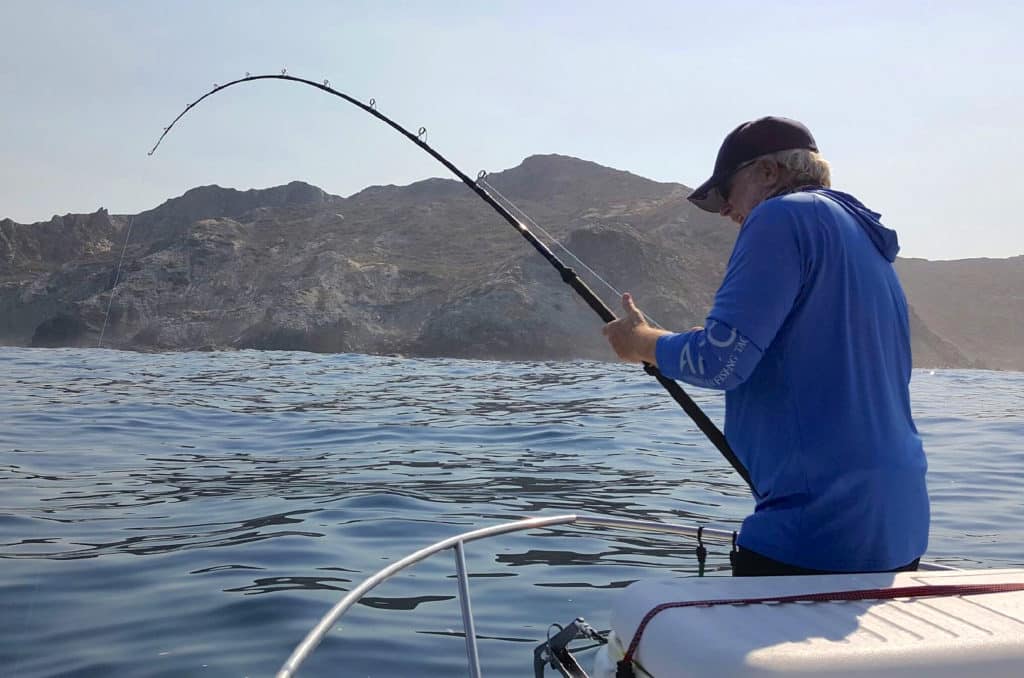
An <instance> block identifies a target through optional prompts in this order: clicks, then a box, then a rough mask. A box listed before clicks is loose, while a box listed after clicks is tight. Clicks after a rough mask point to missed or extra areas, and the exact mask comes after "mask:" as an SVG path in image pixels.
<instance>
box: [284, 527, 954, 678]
mask: <svg viewBox="0 0 1024 678" xmlns="http://www.w3.org/2000/svg"><path fill="white" fill-rule="evenodd" d="M569 524H575V525H585V526H589V527H607V528H613V529H622V530H638V531H642V532H657V533H660V534H673V535H677V536H682V537H689V538H692V539H700V540H702V541H707V542H716V543H722V544H732V543H733V540H734V539H735V536H736V533H735V532H733V531H731V530H721V529H714V528H706V527H695V526H692V525H676V524H672V523H655V522H650V521H644V520H625V519H622V518H606V517H603V516H581V515H576V514H574V513H569V514H565V515H560V516H550V517H547V518H526V519H524V520H516V521H514V522H511V523H502V524H500V525H493V526H491V527H484V528H481V529H478V530H471V531H469V532H463V533H462V534H457V535H455V536H453V537H448V538H447V539H442V540H441V541H439V542H436V543H434V544H431V545H430V546H427V547H426V548H422V549H420V550H419V551H416V552H415V553H412V554H410V555H408V556H406V557H405V558H402V559H401V560H398V561H396V562H394V563H392V564H391V565H388V566H387V567H385V568H384V569H383V570H380V571H379V572H377V573H376V574H374V575H373V576H371V577H370V578H369V579H367V580H366V581H364V582H363V583H362V584H360V585H359V586H357V587H356V588H354V589H352V590H351V591H350V592H349V593H348V595H346V596H345V597H344V598H342V599H341V600H340V601H338V603H337V604H336V605H335V606H334V607H332V608H331V609H330V610H329V611H328V612H327V614H325V615H324V616H323V617H321V619H320V621H319V622H317V625H316V626H315V627H313V629H312V630H311V631H310V632H309V633H308V634H306V637H305V638H303V640H302V642H301V643H299V644H298V645H297V646H296V647H295V649H294V650H293V651H292V654H291V655H290V656H289V657H288V659H287V660H286V661H285V663H284V664H283V665H282V666H281V668H280V670H279V671H278V672H277V678H291V677H292V676H294V675H295V672H296V671H298V669H299V667H300V666H301V665H302V663H303V662H304V661H305V660H306V658H307V657H308V656H309V655H310V654H311V653H312V652H313V650H315V649H316V647H317V645H319V644H320V641H321V640H323V638H324V636H325V635H327V632H328V631H330V630H331V627H333V626H334V624H335V623H337V621H338V619H340V618H341V616H342V615H343V614H345V612H347V611H348V609H349V608H351V607H352V606H353V605H355V604H356V603H357V602H358V601H359V600H360V599H361V598H362V597H363V596H364V595H366V594H367V593H368V592H369V591H370V590H371V589H373V588H374V587H375V586H377V585H378V584H380V583H381V582H383V581H385V580H387V579H389V578H391V577H392V576H393V575H395V574H396V573H398V572H400V571H402V570H404V569H405V568H407V567H409V566H410V565H414V564H416V563H418V562H420V561H421V560H425V559H426V558H429V557H430V556H432V555H434V554H435V553H438V552H439V551H444V550H446V549H454V552H455V570H456V574H457V576H458V587H459V606H460V608H461V613H462V628H463V631H464V632H465V636H466V656H467V659H468V661H469V670H470V675H471V676H472V678H480V676H481V673H480V656H479V653H478V651H477V645H476V629H475V627H474V623H473V610H472V607H471V605H470V599H469V575H468V573H467V572H466V558H465V550H464V547H465V544H467V543H468V542H471V541H477V540H479V539H487V538H489V537H496V536H498V535H502V534H508V533H510V532H521V531H523V530H533V529H538V528H544V527H553V526H555V525H569ZM920 569H922V570H955V569H956V568H953V567H948V566H944V565H937V564H934V563H921V567H920Z"/></svg>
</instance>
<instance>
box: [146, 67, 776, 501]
mask: <svg viewBox="0 0 1024 678" xmlns="http://www.w3.org/2000/svg"><path fill="white" fill-rule="evenodd" d="M256 80H286V81H290V82H296V83H300V84H303V85H308V86H310V87H315V88H316V89H318V90H320V91H322V92H326V93H327V94H330V95H332V96H336V97H338V98H340V99H344V100H345V101H347V102H349V103H350V104H352V105H353V106H357V107H358V108H360V109H362V110H364V111H366V112H367V113H369V114H370V115H372V116H373V117H375V118H377V119H378V120H380V121H381V122H383V123H385V124H386V125H388V126H389V127H391V128H392V129H394V130H395V131H396V132H398V133H399V134H401V135H402V136H404V137H406V138H407V139H408V140H409V141H411V142H412V143H414V144H416V145H417V146H419V147H420V148H421V149H423V150H424V151H426V152H427V153H428V154H429V155H430V156H431V157H433V158H434V159H435V160H437V161H438V162H439V163H441V164H442V165H444V166H445V167H446V168H448V170H449V171H450V172H451V173H452V174H454V175H455V176H456V177H458V178H459V180H460V181H462V183H464V184H465V185H466V186H468V187H469V188H470V190H472V191H473V192H474V193H476V194H477V195H478V196H479V197H480V199H481V200H483V201H484V202H485V203H487V204H488V205H490V206H491V207H492V208H493V209H494V211H496V212H497V213H498V214H499V215H501V217H502V218H503V219H504V220H505V221H507V222H508V223H509V224H511V225H512V227H513V228H515V229H516V230H517V231H519V233H520V235H522V236H523V237H524V238H526V240H527V242H529V243H530V244H531V245H533V247H534V249H535V250H537V251H538V252H539V253H540V254H541V256H543V257H544V258H545V259H547V261H548V263H550V264H551V265H552V266H553V267H554V268H555V270H556V271H558V273H559V275H560V276H561V277H562V281H563V282H565V283H566V284H567V285H569V286H570V287H572V289H573V290H574V291H575V292H576V294H578V295H579V296H580V297H581V298H582V299H583V300H584V301H585V302H586V303H587V305H588V306H590V308H592V309H593V310H594V312H595V313H597V315H598V316H599V317H600V318H601V320H603V321H604V322H606V323H609V322H612V321H613V320H615V314H614V313H612V311H611V309H610V308H608V307H607V306H606V305H605V304H604V302H603V301H601V299H600V298H598V296H597V295H596V294H594V292H593V290H591V289H590V287H588V286H587V284H586V283H585V282H584V281H583V280H582V279H581V278H580V277H579V275H578V274H577V273H576V271H574V270H573V269H572V268H569V267H568V266H566V265H565V264H564V263H562V261H561V260H560V259H559V258H558V257H557V256H555V254H554V252H552V251H551V249H550V248H548V246H547V245H545V244H544V243H543V242H541V241H540V240H539V239H538V238H537V236H535V235H534V234H533V232H531V231H530V229H529V228H527V226H526V224H524V223H523V222H522V221H520V220H519V219H517V218H516V217H515V216H513V215H512V213H511V212H509V211H508V210H507V209H506V208H505V207H504V206H503V205H502V204H501V203H499V202H498V201H497V200H495V198H494V197H493V196H492V195H491V194H490V193H489V192H488V191H487V190H486V189H485V188H484V186H483V185H481V184H482V182H483V179H484V177H485V176H486V175H487V173H486V172H480V173H479V174H478V175H477V180H476V181H474V180H473V179H470V178H469V176H467V175H466V174H465V173H464V172H463V171H462V170H460V169H459V168H458V167H456V166H455V165H454V164H452V163H451V161H449V160H448V159H447V158H445V157H444V156H443V155H441V154H440V153H438V152H437V151H435V150H434V149H433V148H432V147H431V146H430V145H429V144H428V143H427V142H426V136H427V129H426V128H425V127H420V128H419V130H418V131H417V133H416V134H413V133H412V132H410V131H409V130H407V129H406V128H404V127H402V126H401V125H399V124H398V123H397V122H395V121H394V120H392V119H391V118H389V117H388V116H386V115H384V114H383V113H381V112H380V111H378V110H377V102H376V101H375V100H374V99H370V101H369V103H363V102H362V101H359V100H358V99H356V98H354V97H351V96H349V95H348V94H345V93H344V92H339V91H338V90H336V89H334V88H333V87H331V85H330V81H328V80H324V81H322V82H315V81H313V80H309V79H307V78H300V77H297V76H294V75H288V72H287V71H286V70H282V71H281V73H280V74H265V75H250V74H249V73H246V74H245V77H244V78H238V79H237V80H232V81H231V82H226V83H224V84H222V85H216V84H215V85H214V86H213V89H211V90H210V91H209V92H207V93H206V94H204V95H203V96H201V97H199V98H198V99H196V100H195V101H193V102H192V103H190V104H189V105H188V106H186V107H185V110H183V111H182V112H181V113H179V114H178V117H176V118H175V119H174V120H172V121H171V124H170V125H168V126H167V127H165V128H164V131H163V133H162V134H161V135H160V138H159V139H157V140H156V144H154V145H153V148H152V149H150V151H149V155H153V154H154V153H155V152H156V149H157V148H159V146H160V143H161V142H162V141H163V140H164V137H166V136H167V134H168V133H169V132H170V131H171V129H172V128H173V127H174V126H175V125H176V124H177V122H178V121H179V120H181V119H182V118H183V117H185V115H186V114H187V113H188V112H189V111H191V110H192V109H193V108H195V107H196V106H198V105H199V103H200V102H202V101H203V100H204V99H206V98H208V97H211V96H213V95H214V94H216V93H217V92H220V91H222V90H225V89H227V88H228V87H233V86H235V85H238V84H241V83H244V82H255V81H256ZM644 371H646V372H647V373H648V374H649V375H651V376H652V377H654V378H655V379H657V380H658V383H660V384H661V385H662V386H663V387H664V388H665V390H666V391H668V393H669V395H671V396H672V398H673V399H674V400H675V401H676V402H677V403H678V404H679V405H680V407H682V408H683V411H684V412H686V414H687V415H689V417H690V419H692V420H693V422H694V423H695V424H696V425H697V428H699V429H700V430H701V432H702V433H703V434H704V435H705V436H707V438H708V440H710V441H711V443H712V444H713V445H714V446H715V447H716V448H717V449H718V451H719V452H721V453H722V456H723V457H725V459H726V461H728V462H729V464H730V465H731V466H732V467H733V469H735V471H736V472H737V473H738V474H739V475H740V477H741V478H743V480H744V481H746V483H747V485H748V486H749V487H750V489H751V491H752V492H754V494H755V496H757V491H756V490H755V488H754V484H753V483H752V482H751V480H750V473H749V472H748V471H747V469H746V467H745V466H744V465H743V462H741V461H740V460H739V458H738V457H737V456H736V453H735V452H733V450H732V447H730V445H729V442H728V441H727V440H726V439H725V435H724V434H723V433H722V432H721V431H720V430H719V429H718V427H717V426H715V423H714V422H713V421H711V419H710V418H709V417H708V416H707V415H706V414H705V413H704V411H703V410H702V409H701V408H700V407H699V406H698V405H697V403H695V402H694V401H693V399H692V398H691V397H690V396H689V395H688V394H687V393H686V391H684V390H683V388H682V387H681V386H680V385H679V384H678V383H677V382H675V381H673V380H672V379H669V378H668V377H666V376H665V375H663V374H662V373H661V371H660V370H658V368H657V367H656V366H655V365H652V364H650V363H646V362H645V363H644Z"/></svg>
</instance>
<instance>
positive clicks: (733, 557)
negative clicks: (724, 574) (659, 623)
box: [729, 546, 921, 577]
mask: <svg viewBox="0 0 1024 678" xmlns="http://www.w3.org/2000/svg"><path fill="white" fill-rule="evenodd" d="M738 549H739V550H736V551H733V552H732V553H730V554H729V562H731V563H732V576H734V577H781V576H787V575H801V574H852V573H850V572H833V571H828V570H811V569H808V568H806V567H797V566H796V565H787V564H786V563H780V562H779V561H777V560H772V559H771V558H768V557H767V556H762V555H761V554H760V553H758V552H756V551H751V550H750V549H745V548H743V547H742V546H740V547H738ZM920 561H921V559H920V558H915V559H914V560H913V561H912V562H910V563H908V564H906V565H904V566H903V567H897V568H896V569H895V570H886V571H887V572H914V571H916V570H917V565H918V563H919V562H920Z"/></svg>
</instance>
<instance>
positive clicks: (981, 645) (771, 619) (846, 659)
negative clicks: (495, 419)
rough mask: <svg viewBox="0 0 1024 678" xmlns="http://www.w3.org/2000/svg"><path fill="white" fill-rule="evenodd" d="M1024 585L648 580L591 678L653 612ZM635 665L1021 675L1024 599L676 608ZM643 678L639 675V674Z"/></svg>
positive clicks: (618, 607) (728, 671) (949, 577)
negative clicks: (870, 592)
mask: <svg viewBox="0 0 1024 678" xmlns="http://www.w3.org/2000/svg"><path fill="white" fill-rule="evenodd" d="M1022 582H1024V569H1020V570H973V571H963V570H958V571H940V572H905V573H898V574H859V575H827V576H814V577H736V578H732V577H707V578H699V579H698V578H689V579H674V580H669V581H664V580H662V581H643V582H638V583H636V584H633V585H631V586H629V587H627V588H626V589H624V590H623V591H621V592H620V593H619V596H618V598H617V600H616V602H615V604H614V606H613V609H612V617H611V629H612V632H613V634H614V639H613V641H612V642H611V643H610V644H609V645H608V646H606V647H605V648H603V649H602V650H601V655H600V656H599V657H598V659H597V662H596V666H595V671H594V675H595V676H597V677H600V678H613V677H614V675H615V672H614V667H615V663H616V662H617V661H618V659H620V658H621V657H622V654H623V652H624V649H625V647H626V646H627V645H628V644H629V641H630V640H631V639H632V638H633V635H634V633H635V632H636V629H637V626H638V625H639V624H640V621H641V620H642V619H643V617H644V615H646V614H647V613H648V612H649V611H650V610H651V609H652V608H654V607H655V606H657V605H659V604H662V603H666V602H673V601H684V600H713V599H730V600H732V599H741V598H761V597H774V596H787V595H795V594H805V593H824V592H833V591H847V590H866V589H879V588H891V587H905V586H920V585H929V586H932V585H945V584H990V583H991V584H997V583H999V584H1003V583H1022ZM636 659H637V661H638V663H639V664H640V665H641V666H642V667H643V668H644V669H645V670H646V671H648V672H649V673H650V674H651V675H653V676H655V677H656V678H666V677H669V676H716V677H724V676H781V675H787V676H789V675H801V674H802V675H808V676H812V675H813V676H829V677H839V676H842V677H844V678H845V677H853V676H858V677H867V676H871V677H872V678H877V677H878V676H893V677H900V676H906V677H910V676H915V677H916V676H922V675H926V676H929V678H939V677H943V676H958V677H959V676H971V677H972V678H981V677H986V678H987V677H990V676H1012V677H1014V678H1019V676H1022V675H1024V591H1018V592H1011V593H987V594H983V595H970V596H951V597H921V598H913V599H896V600H860V601H848V602H813V603H812V602H801V603H781V604H753V605H715V606H711V607H686V608H673V609H668V610H665V611H663V612H661V613H659V614H658V615H657V616H656V617H654V618H653V620H651V622H650V623H649V624H648V626H647V628H646V630H645V631H644V633H643V636H642V639H641V642H640V644H639V646H638V651H637V654H636ZM636 675H637V676H643V675H644V673H643V672H642V671H639V670H638V671H637V672H636Z"/></svg>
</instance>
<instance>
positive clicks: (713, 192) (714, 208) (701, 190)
mask: <svg viewBox="0 0 1024 678" xmlns="http://www.w3.org/2000/svg"><path fill="white" fill-rule="evenodd" d="M686 199H687V200H689V201H690V202H692V203H693V204H694V205H696V206H697V207H699V208H701V209H702V210H704V211H705V212H714V213H715V214H718V213H719V212H721V211H722V207H724V206H725V198H723V197H722V194H721V193H720V192H719V191H718V179H716V178H715V177H711V178H710V179H708V180H707V181H705V182H704V183H703V184H701V185H700V186H698V187H697V188H695V189H693V193H691V194H690V195H688V196H687V197H686Z"/></svg>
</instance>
